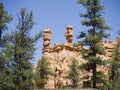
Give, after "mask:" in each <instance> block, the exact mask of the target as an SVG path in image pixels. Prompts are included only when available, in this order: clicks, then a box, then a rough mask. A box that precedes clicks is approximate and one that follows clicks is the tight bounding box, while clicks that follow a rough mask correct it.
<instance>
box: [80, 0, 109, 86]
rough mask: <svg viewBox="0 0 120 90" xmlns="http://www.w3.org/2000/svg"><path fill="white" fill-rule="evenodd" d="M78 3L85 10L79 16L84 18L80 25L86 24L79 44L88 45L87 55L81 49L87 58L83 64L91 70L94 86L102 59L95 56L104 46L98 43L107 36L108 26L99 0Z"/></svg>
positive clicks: (83, 0) (101, 51)
mask: <svg viewBox="0 0 120 90" xmlns="http://www.w3.org/2000/svg"><path fill="white" fill-rule="evenodd" d="M78 3H79V4H81V5H83V7H84V8H85V9H86V12H85V13H84V14H83V13H82V14H81V15H80V16H81V17H83V18H85V19H84V20H83V21H82V25H85V26H87V27H88V28H87V29H88V30H87V31H81V33H80V35H79V38H83V40H82V41H81V42H80V45H85V46H87V47H88V52H87V55H85V54H86V52H84V51H85V50H82V51H83V52H82V54H83V57H84V58H86V60H88V62H87V64H86V65H84V66H85V67H86V68H85V69H86V70H88V71H89V70H92V71H93V79H92V81H93V88H96V83H97V71H96V68H97V65H102V64H103V60H102V59H101V58H100V57H98V56H97V54H104V48H103V47H102V45H101V44H100V42H101V40H102V39H103V38H107V37H108V36H109V34H106V33H105V31H106V30H109V29H110V27H109V26H108V25H106V24H105V20H104V18H103V9H104V7H103V6H102V5H101V4H100V0H78Z"/></svg>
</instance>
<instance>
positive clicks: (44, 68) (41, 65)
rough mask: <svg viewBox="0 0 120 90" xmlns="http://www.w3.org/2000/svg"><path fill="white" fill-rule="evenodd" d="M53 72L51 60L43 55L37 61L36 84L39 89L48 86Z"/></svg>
mask: <svg viewBox="0 0 120 90" xmlns="http://www.w3.org/2000/svg"><path fill="white" fill-rule="evenodd" d="M52 74H53V72H52V70H51V68H50V63H49V61H48V60H47V59H46V58H45V57H44V56H43V57H41V59H40V60H39V62H38V63H37V68H36V71H35V79H34V80H35V86H36V88H37V89H43V88H47V87H45V85H46V83H47V80H48V77H49V76H50V75H52Z"/></svg>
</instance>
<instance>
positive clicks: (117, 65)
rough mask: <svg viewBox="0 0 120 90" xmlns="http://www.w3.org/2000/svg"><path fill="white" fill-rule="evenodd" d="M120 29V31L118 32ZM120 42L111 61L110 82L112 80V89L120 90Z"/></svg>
mask: <svg viewBox="0 0 120 90" xmlns="http://www.w3.org/2000/svg"><path fill="white" fill-rule="evenodd" d="M119 32H120V31H118V34H119V35H120V33H119ZM119 69H120V42H118V43H117V45H116V47H115V50H114V51H113V59H112V60H111V63H110V73H111V74H110V78H109V79H110V82H111V84H112V85H111V90H119V88H120V87H119V84H120V76H119V74H120V71H119Z"/></svg>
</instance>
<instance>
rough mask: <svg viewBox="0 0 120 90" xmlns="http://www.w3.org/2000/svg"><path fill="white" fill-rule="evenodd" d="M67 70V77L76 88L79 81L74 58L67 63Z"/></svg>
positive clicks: (76, 62) (76, 63)
mask: <svg viewBox="0 0 120 90" xmlns="http://www.w3.org/2000/svg"><path fill="white" fill-rule="evenodd" d="M68 67H69V69H70V70H69V72H68V76H67V78H68V79H70V80H71V82H72V85H71V87H72V88H77V86H78V82H79V70H78V61H77V59H76V58H74V57H72V58H71V64H70V65H68Z"/></svg>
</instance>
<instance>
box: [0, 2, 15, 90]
mask: <svg viewBox="0 0 120 90" xmlns="http://www.w3.org/2000/svg"><path fill="white" fill-rule="evenodd" d="M11 20H12V17H11V15H8V12H7V11H6V10H5V9H4V6H3V4H2V3H0V90H8V88H9V90H14V89H13V88H14V85H13V82H12V79H11V70H10V69H9V60H8V59H7V60H6V59H5V57H4V51H3V49H5V46H6V43H7V39H8V38H7V36H6V34H5V30H7V23H9V22H10V21H11Z"/></svg>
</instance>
